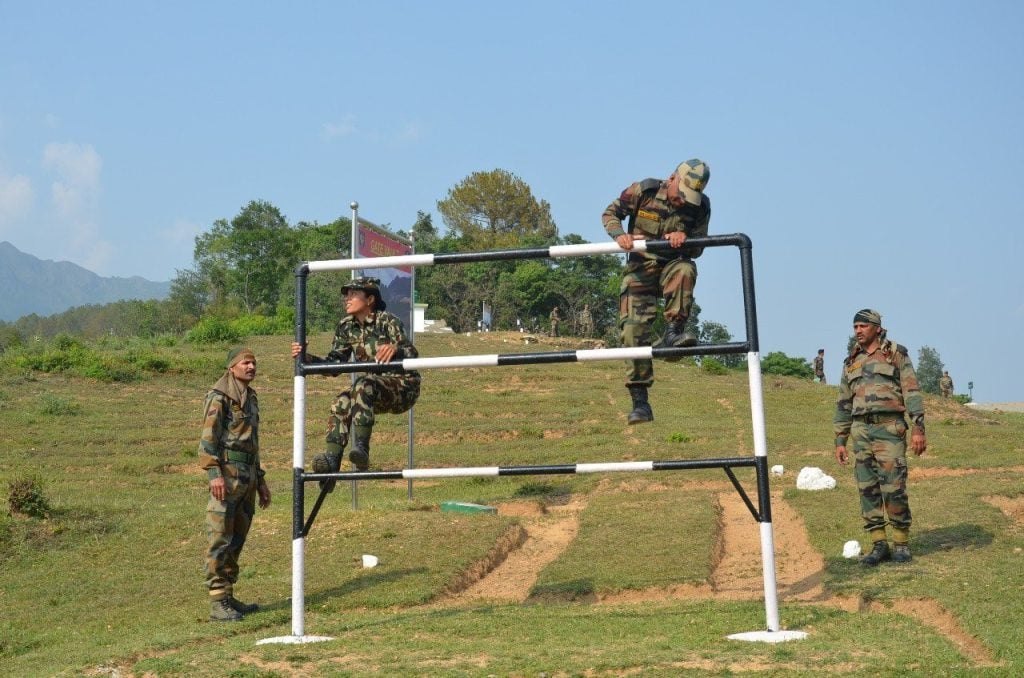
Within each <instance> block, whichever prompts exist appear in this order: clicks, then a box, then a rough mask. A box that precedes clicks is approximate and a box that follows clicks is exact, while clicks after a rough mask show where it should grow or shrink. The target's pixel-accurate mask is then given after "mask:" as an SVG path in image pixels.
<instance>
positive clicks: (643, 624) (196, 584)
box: [0, 333, 1024, 676]
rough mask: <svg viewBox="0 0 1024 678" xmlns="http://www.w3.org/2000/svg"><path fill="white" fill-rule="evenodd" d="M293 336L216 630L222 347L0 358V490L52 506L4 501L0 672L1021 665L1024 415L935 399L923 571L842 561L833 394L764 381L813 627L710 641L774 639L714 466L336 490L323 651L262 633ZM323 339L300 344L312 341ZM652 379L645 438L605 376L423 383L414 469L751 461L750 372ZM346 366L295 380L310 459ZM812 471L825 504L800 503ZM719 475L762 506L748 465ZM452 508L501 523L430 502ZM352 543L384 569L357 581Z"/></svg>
mask: <svg viewBox="0 0 1024 678" xmlns="http://www.w3.org/2000/svg"><path fill="white" fill-rule="evenodd" d="M289 341H290V339H289V337H286V336H278V337H258V338H252V339H251V340H250V345H252V346H253V347H254V348H255V350H256V353H257V357H258V360H259V370H260V374H259V377H258V378H257V380H256V382H254V384H253V386H254V387H255V388H256V389H257V390H258V392H259V397H260V405H261V410H262V424H261V440H262V447H263V459H264V465H265V466H266V468H267V470H268V478H269V481H270V485H271V488H272V491H273V494H274V500H273V505H272V506H271V507H270V508H269V509H268V510H266V511H259V512H258V514H257V517H256V520H255V523H254V526H253V529H252V532H251V533H250V538H249V542H248V544H247V546H246V550H245V552H244V553H243V555H242V566H243V570H242V574H241V581H240V582H239V584H238V586H237V588H236V593H237V594H238V596H239V597H240V598H242V599H244V600H246V601H257V602H259V603H260V604H261V606H262V610H261V611H260V612H258V613H255V614H252V615H250V616H248V617H246V619H245V621H243V622H240V623H236V624H212V623H209V622H207V621H206V617H207V613H208V608H207V605H206V594H205V591H204V589H203V585H202V583H203V581H202V580H203V575H202V562H203V553H204V548H205V537H204V534H203V512H204V510H205V504H206V496H207V489H206V483H205V479H204V477H203V475H202V474H201V473H200V472H199V470H198V469H197V465H196V450H197V443H198V436H199V433H200V431H199V426H200V421H201V419H200V414H201V413H200V408H201V406H202V401H203V396H204V394H205V392H206V390H207V389H208V388H209V387H210V386H211V385H212V384H213V382H214V381H215V380H216V379H217V377H218V376H219V375H220V373H221V370H222V367H221V365H222V361H223V357H224V354H225V352H226V349H227V348H228V347H227V345H223V346H220V345H218V346H212V347H204V346H199V347H197V346H193V345H189V344H184V343H182V344H173V343H172V342H165V345H152V346H148V347H145V348H144V349H142V348H140V347H139V346H122V347H116V346H112V345H111V346H107V347H105V348H103V349H102V351H101V353H102V355H101V356H100V358H97V360H98V361H99V364H101V365H106V366H107V367H110V366H111V365H120V364H127V365H131V366H133V371H131V373H130V374H129V375H128V376H127V377H125V378H124V379H108V378H96V377H90V376H83V373H81V372H76V371H73V370H72V371H64V372H62V371H59V370H54V371H43V369H47V368H45V366H44V365H43V364H40V363H29V362H20V363H19V362H17V361H15V360H13V358H10V356H5V357H4V359H3V360H2V361H0V449H2V451H3V452H2V455H0V488H2V489H3V491H4V492H5V499H6V498H7V497H8V496H9V494H10V492H11V488H12V487H13V486H15V485H18V486H19V487H21V488H22V490H24V488H25V487H29V488H30V489H31V487H32V485H31V484H29V485H25V484H24V481H25V480H26V479H30V480H34V481H36V483H37V485H36V487H38V488H41V494H42V496H41V497H40V499H42V500H43V501H41V502H38V503H36V504H34V505H33V506H34V507H35V508H36V509H38V510H33V511H30V510H29V508H26V507H25V506H24V505H22V509H21V510H13V509H12V510H10V511H4V512H0V609H2V610H3V614H2V615H0V665H2V666H3V673H4V674H6V675H17V676H34V675H122V676H126V675H136V676H142V675H157V676H169V675H209V676H225V675H227V676H291V675H313V674H316V675H368V674H371V673H379V672H385V673H391V674H397V675H424V674H426V675H491V674H494V675H523V676H526V675H534V676H535V675H539V674H541V673H545V674H546V675H616V676H618V675H633V674H642V675H678V674H679V673H683V672H691V673H708V674H730V673H739V672H748V671H767V672H777V673H779V674H783V673H785V674H787V675H789V674H796V675H799V674H812V673H813V674H820V673H821V672H822V671H828V672H834V673H844V674H852V675H878V674H889V675H892V674H902V673H908V674H919V675H950V674H970V675H994V676H995V675H1000V676H1002V675H1014V674H1020V673H1021V672H1022V671H1024V650H1022V646H1021V643H1020V631H1019V620H1020V619H1022V618H1024V574H1022V573H1024V567H1022V565H1024V554H1022V550H1024V523H1022V516H1024V497H1022V495H1024V485H1022V483H1021V471H1022V470H1024V467H1022V464H1021V460H1020V459H1021V452H1022V443H1021V441H1022V440H1024V415H1020V414H1007V413H1000V412H995V413H979V412H975V411H972V410H969V409H966V408H962V407H961V406H959V405H958V404H956V403H951V402H949V401H939V400H937V399H932V398H930V397H929V398H928V399H926V406H927V408H928V436H929V450H928V453H927V454H926V455H925V456H924V457H922V458H920V459H912V460H911V461H910V465H911V476H910V488H909V489H910V497H911V502H912V507H913V511H914V519H915V522H914V531H913V535H912V546H913V548H914V554H915V558H914V561H913V562H912V563H911V564H909V565H905V566H895V565H889V564H887V565H883V566H882V567H879V568H877V569H875V570H865V569H863V568H862V567H860V566H859V565H858V564H856V562H854V561H849V560H846V559H844V558H842V556H841V551H842V547H843V543H844V542H845V541H847V540H850V539H860V540H861V541H862V543H864V541H863V540H864V537H863V534H862V532H861V529H860V519H859V516H858V501H857V496H856V485H855V483H854V481H853V478H852V471H850V470H849V469H847V468H840V467H838V466H837V465H836V464H835V463H834V461H833V460H832V433H831V416H832V408H833V406H834V398H835V390H834V387H831V386H821V385H818V384H814V383H811V382H809V381H807V380H804V379H798V378H792V377H776V376H771V375H766V376H765V381H764V398H765V409H766V417H767V432H768V454H769V464H770V465H776V464H781V465H783V466H784V468H785V472H784V474H783V475H782V476H781V477H776V476H773V477H772V507H773V518H774V520H773V523H774V529H775V534H776V539H777V547H778V548H777V560H778V565H777V570H778V573H779V592H780V610H781V618H782V624H783V626H784V627H785V628H790V629H800V630H803V631H806V632H808V633H809V637H808V638H807V639H806V640H801V641H794V642H789V643H784V644H779V645H764V644H756V643H755V644H751V643H744V642H739V641H733V640H728V639H727V638H726V636H728V635H729V634H732V633H737V632H742V631H754V630H761V629H763V628H764V626H765V612H764V603H763V590H762V588H761V578H760V569H761V565H760V559H759V548H758V526H757V524H756V523H755V522H754V520H753V518H752V517H751V516H750V514H749V512H747V511H746V509H745V508H744V507H743V504H742V502H741V501H739V499H738V496H737V494H736V492H735V490H734V489H733V488H732V485H731V484H730V483H729V481H728V479H727V478H726V476H725V474H724V473H723V472H722V471H721V470H718V469H715V470H707V471H681V472H659V473H619V474H606V475H600V474H592V475H586V476H582V475H581V476H574V475H564V476H526V477H513V478H485V479H478V478H466V479H452V480H431V481H418V482H416V483H415V484H414V485H413V497H412V499H409V498H408V487H407V484H406V482H404V481H401V482H378V483H374V482H364V483H360V485H359V488H358V503H359V508H358V510H353V508H352V498H351V488H350V486H349V484H348V483H343V484H341V485H339V487H338V489H337V490H336V491H335V493H334V494H333V495H331V496H330V497H329V498H328V500H327V501H326V503H325V505H324V507H323V509H322V510H321V512H320V516H319V517H318V518H317V521H316V523H315V524H314V525H313V527H312V530H311V532H310V535H309V537H308V539H307V542H306V581H305V595H306V614H305V622H306V632H307V633H310V634H316V635H325V636H331V637H333V638H334V639H335V640H332V641H330V642H324V643H317V644H309V645H302V646H295V645H259V646H257V645H256V644H255V643H256V641H258V640H260V639H263V638H267V637H271V636H282V635H288V634H290V633H291V604H290V600H289V597H290V595H291V529H292V528H291V521H292V514H291V483H292V480H291V479H292V470H291V457H292V452H291V446H292V403H293V375H292V362H291V360H290V358H289V357H288V344H289ZM557 341H559V340H555V339H547V338H542V343H540V344H531V345H524V344H523V343H522V342H521V335H518V334H512V333H508V334H505V333H493V334H486V335H477V334H474V335H469V336H466V335H420V336H417V344H418V346H419V348H420V352H421V355H423V356H443V355H456V354H476V353H519V352H523V351H527V350H555V349H556V348H575V346H573V345H572V344H570V343H562V344H556V343H549V342H557ZM562 341H563V342H571V341H572V340H571V339H566V340H562ZM328 343H329V336H328V335H326V334H319V335H315V336H313V337H312V338H311V341H310V351H311V352H314V353H320V354H322V353H324V352H326V351H325V350H324V349H325V348H326V346H327V345H328ZM166 344H171V345H166ZM56 353H57V354H59V351H57V352H56ZM140 355H142V356H144V357H145V359H144V360H142V359H140V358H139V356H140ZM131 356H135V357H134V358H132V357H131ZM104 360H106V362H104ZM655 369H656V373H657V375H656V376H657V383H656V384H655V386H654V388H653V389H652V392H651V395H652V398H651V399H652V404H653V406H654V411H655V421H654V422H653V423H650V424H645V425H642V426H636V427H630V426H627V425H626V423H625V414H626V412H627V409H628V403H629V399H628V393H627V392H626V390H625V389H624V388H623V385H622V382H623V375H624V372H625V367H624V364H623V363H622V362H618V361H616V362H601V363H586V364H556V365H547V366H528V367H503V368H492V369H482V368H465V369H455V370H435V371H429V372H424V382H423V394H422V396H421V399H420V401H419V403H418V405H417V407H416V411H415V430H416V433H415V459H416V466H417V467H421V468H425V467H437V466H491V465H529V464H557V463H573V462H599V461H626V460H641V461H642V460H652V459H653V460H664V459H702V458H710V457H727V456H744V455H751V454H753V442H752V434H751V425H750V402H749V393H748V384H747V376H746V372H745V371H744V372H732V371H725V372H724V373H719V372H723V371H722V370H714V371H712V370H707V369H704V368H701V367H699V366H697V365H694V364H693V363H692V362H690V361H683V362H680V363H677V364H673V365H670V364H666V363H664V362H658V363H656V367H655ZM103 374H105V373H103ZM344 379H347V377H341V378H338V379H330V378H324V377H310V378H308V379H307V380H306V384H307V392H306V405H307V412H306V422H307V426H306V430H307V452H306V459H307V460H310V459H311V458H312V455H313V453H315V451H317V450H318V449H319V445H320V441H321V436H322V429H323V426H324V422H325V419H326V414H327V408H328V406H329V404H330V401H331V397H332V394H333V393H334V392H335V390H337V389H339V388H341V384H342V383H343V380H344ZM406 438H407V420H406V418H405V417H404V416H393V415H385V416H382V417H381V418H380V421H379V423H378V427H377V429H376V431H375V434H374V439H373V450H372V454H371V464H372V465H373V466H374V467H377V468H395V469H397V468H402V467H404V466H405V465H406V464H405V457H406ZM805 466H816V467H819V468H822V469H823V470H824V471H825V472H826V473H829V474H830V475H832V476H834V477H835V479H836V481H837V484H838V486H837V487H836V489H834V490H826V491H820V492H805V491H800V490H797V489H796V488H795V478H796V475H797V472H798V471H799V470H800V469H801V468H802V467H805ZM736 474H737V476H738V477H739V480H740V481H741V483H742V484H743V485H744V487H745V488H746V490H747V492H748V493H750V494H751V496H752V497H754V498H755V504H756V488H755V486H754V477H753V472H752V471H751V470H749V469H738V470H737V471H736ZM19 483H21V484H20V485H19ZM315 487H316V486H315V485H310V486H308V487H307V489H308V490H309V492H308V493H307V506H306V511H307V513H308V511H309V510H310V508H311V506H312V503H313V500H314V499H315V492H313V490H314V489H315ZM310 495H312V496H310ZM450 500H457V501H462V502H474V503H479V504H485V505H489V506H495V507H497V508H498V509H499V510H498V512H497V513H496V514H465V513H448V512H441V511H440V510H439V505H440V504H441V503H442V502H445V501H450ZM32 513H35V515H32ZM362 554H374V555H377V556H378V557H379V558H380V565H379V566H378V567H376V568H374V569H363V568H362V567H361V566H360V557H361V555H362Z"/></svg>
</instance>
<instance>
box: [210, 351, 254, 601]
mask: <svg viewBox="0 0 1024 678" xmlns="http://www.w3.org/2000/svg"><path fill="white" fill-rule="evenodd" d="M255 378H256V356H255V355H254V354H253V352H252V349H249V348H235V349H232V350H231V351H230V352H228V360H227V371H226V372H225V373H224V376H222V377H221V378H220V380H218V381H217V383H216V384H214V385H213V388H212V389H211V390H210V392H209V393H207V394H206V403H205V406H204V408H203V411H204V412H205V415H204V416H205V418H204V420H203V433H202V437H201V438H200V439H199V466H200V467H201V468H202V469H203V470H204V471H206V474H207V478H208V479H209V483H210V499H209V501H208V502H207V505H206V534H207V539H208V548H207V552H206V587H207V589H208V590H209V592H210V620H211V621H238V620H240V619H241V618H242V615H243V614H248V613H250V612H255V611H256V610H258V609H259V606H258V605H255V604H251V605H247V604H245V603H242V602H240V601H239V600H238V599H237V598H235V594H234V585H235V583H236V582H237V581H238V557H239V555H241V553H242V547H243V546H245V538H246V536H247V535H248V534H249V527H250V526H251V525H252V519H253V516H254V515H255V514H256V498H257V496H258V497H259V503H260V508H267V507H268V506H270V487H269V486H268V485H267V481H266V479H265V478H264V472H263V469H262V468H260V446H259V423H260V409H259V404H258V402H257V400H256V391H254V390H253V389H252V388H251V387H250V386H249V384H250V383H251V382H252V380H253V379H255Z"/></svg>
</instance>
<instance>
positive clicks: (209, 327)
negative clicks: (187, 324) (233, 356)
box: [185, 318, 242, 344]
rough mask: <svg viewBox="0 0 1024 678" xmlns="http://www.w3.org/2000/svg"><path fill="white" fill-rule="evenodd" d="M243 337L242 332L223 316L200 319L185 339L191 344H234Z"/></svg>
mask: <svg viewBox="0 0 1024 678" xmlns="http://www.w3.org/2000/svg"><path fill="white" fill-rule="evenodd" d="M241 339H242V334H241V333H240V332H239V331H238V330H237V329H235V328H234V327H233V326H232V324H231V323H229V322H228V321H227V320H222V319H221V318H206V319H205V320H200V321H199V322H198V323H196V326H195V327H193V328H192V329H190V330H189V331H188V333H187V334H186V335H185V341H187V342H189V343H190V344H217V343H228V344H233V343H236V342H238V341H241Z"/></svg>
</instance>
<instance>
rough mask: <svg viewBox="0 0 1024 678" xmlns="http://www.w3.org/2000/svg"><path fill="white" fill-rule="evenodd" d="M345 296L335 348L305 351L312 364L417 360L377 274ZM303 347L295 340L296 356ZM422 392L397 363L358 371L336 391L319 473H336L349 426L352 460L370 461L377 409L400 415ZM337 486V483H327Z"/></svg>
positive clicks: (364, 464) (363, 465)
mask: <svg viewBox="0 0 1024 678" xmlns="http://www.w3.org/2000/svg"><path fill="white" fill-rule="evenodd" d="M341 293H342V295H344V297H345V312H346V313H347V315H346V316H345V317H344V318H342V319H341V321H340V322H339V323H338V327H337V329H336V330H335V332H334V343H333V344H332V346H331V351H330V353H328V354H327V355H326V356H325V357H324V358H319V357H317V356H314V355H310V354H308V353H307V354H306V361H307V362H311V363H318V362H328V361H340V362H348V361H349V360H350V359H354V360H355V361H356V362H370V361H375V362H378V363H387V362H391V361H392V360H395V361H400V360H405V359H406V358H416V357H418V356H419V353H418V352H417V351H416V347H415V346H413V345H412V342H411V341H410V340H409V338H408V337H407V336H406V334H405V327H404V326H403V325H402V321H401V320H399V319H398V318H397V317H395V316H394V315H392V314H391V313H388V312H387V311H386V310H385V309H386V308H387V303H386V302H385V301H384V298H383V297H382V296H381V293H380V280H378V279H377V278H355V279H353V280H351V281H350V282H348V283H347V284H346V285H345V286H344V287H342V288H341ZM302 350H303V347H302V346H301V345H299V344H298V343H296V342H292V357H293V358H294V357H297V356H299V355H300V354H301V353H302ZM419 395H420V375H419V373H418V372H415V371H413V370H408V371H406V370H403V369H402V368H401V366H398V365H396V366H395V369H394V370H392V371H388V372H384V373H380V374H376V373H374V374H360V375H359V376H358V377H357V378H356V380H355V381H354V382H353V383H352V386H351V387H350V388H347V389H345V390H344V391H342V392H341V393H339V394H338V395H337V397H336V398H335V399H334V403H333V404H332V405H331V416H330V419H329V420H328V424H327V445H326V449H325V451H324V452H322V453H320V454H317V455H316V456H315V457H314V458H313V471H314V472H315V473H336V472H337V471H338V470H340V469H341V459H342V456H343V454H344V451H345V446H346V445H347V444H348V442H349V429H350V428H351V435H352V449H351V450H350V451H349V455H348V458H349V461H351V462H352V465H353V466H355V468H356V469H358V470H360V471H365V470H366V469H368V468H369V464H370V434H371V433H372V431H373V424H374V421H375V415H376V413H378V412H388V413H391V414H401V413H402V412H407V411H408V410H409V409H410V408H411V407H412V406H413V405H414V404H415V403H416V399H417V398H419ZM326 486H327V488H328V489H329V490H330V489H333V487H334V481H330V482H328V483H326Z"/></svg>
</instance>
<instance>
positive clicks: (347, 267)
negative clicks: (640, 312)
mask: <svg viewBox="0 0 1024 678" xmlns="http://www.w3.org/2000/svg"><path fill="white" fill-rule="evenodd" d="M686 244H687V245H688V246H694V247H721V246H723V245H735V246H737V247H741V248H748V249H749V248H750V238H748V237H747V236H746V235H744V234H743V233H733V234H730V235H712V236H707V237H704V238H690V239H688V240H687V241H686ZM671 249H672V246H671V245H669V243H668V241H667V240H634V241H633V251H634V252H646V251H652V252H656V251H662V250H671ZM626 253H627V252H626V250H624V249H622V248H621V247H619V246H618V244H617V243H615V242H614V241H611V242H600V243H581V244H578V245H552V246H551V247H532V248H520V249H511V250H485V251H482V252H452V253H448V254H407V255H403V256H397V257H367V258H361V259H332V260H329V261H308V262H306V263H305V264H303V266H304V267H305V269H306V270H307V271H309V272H311V273H312V272H315V271H352V270H364V269H372V268H395V267H400V266H433V265H435V264H469V263H473V262H478V261H501V260H510V259H558V258H561V257H585V256H590V255H595V254H626Z"/></svg>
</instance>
